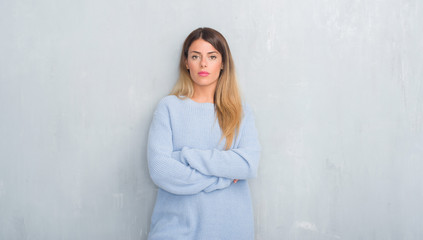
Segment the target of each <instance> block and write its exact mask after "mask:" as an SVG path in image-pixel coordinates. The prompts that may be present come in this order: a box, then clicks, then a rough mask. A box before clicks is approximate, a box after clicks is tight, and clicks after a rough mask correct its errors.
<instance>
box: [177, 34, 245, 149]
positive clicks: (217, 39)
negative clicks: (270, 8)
mask: <svg viewBox="0 0 423 240" xmlns="http://www.w3.org/2000/svg"><path fill="white" fill-rule="evenodd" d="M197 39H203V40H204V41H207V42H208V43H210V44H211V45H212V46H213V47H214V48H215V49H216V50H217V51H219V53H220V54H221V55H222V64H223V69H222V71H221V72H220V75H219V79H218V81H217V85H216V90H215V92H214V96H213V100H214V109H215V112H216V117H217V119H218V121H219V126H220V129H221V130H222V137H221V139H220V141H222V140H223V139H224V138H226V143H225V149H226V150H228V149H229V148H230V147H231V145H232V142H233V140H234V138H236V136H238V134H239V128H240V125H241V119H242V103H241V101H242V100H241V95H240V91H239V88H238V83H237V80H236V75H235V66H234V62H233V60H232V55H231V51H230V50H229V45H228V43H227V42H226V39H225V38H224V37H223V35H222V34H220V33H219V32H218V31H216V30H214V29H211V28H198V29H196V30H194V31H193V32H191V33H190V34H189V35H188V37H187V38H186V39H185V41H184V44H183V46H182V52H181V58H180V61H179V79H178V81H177V82H176V84H175V86H174V87H173V89H172V91H171V92H170V95H176V96H177V97H178V98H180V99H185V98H187V97H189V98H191V97H192V96H193V95H194V85H193V81H192V79H191V77H190V74H189V72H188V70H187V68H186V65H185V63H186V60H187V57H188V49H189V47H190V46H191V44H192V43H193V42H194V41H195V40H197ZM220 141H219V142H220Z"/></svg>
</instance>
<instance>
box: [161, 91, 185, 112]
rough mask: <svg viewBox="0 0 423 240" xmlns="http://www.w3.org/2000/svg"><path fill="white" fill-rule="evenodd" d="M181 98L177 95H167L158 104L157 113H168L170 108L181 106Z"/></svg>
mask: <svg viewBox="0 0 423 240" xmlns="http://www.w3.org/2000/svg"><path fill="white" fill-rule="evenodd" d="M181 101H182V99H181V98H179V97H177V96H176V95H166V96H164V97H162V98H161V99H160V100H159V102H158V103H157V107H156V112H167V111H168V110H169V108H173V107H175V106H177V105H179V104H180V102H181Z"/></svg>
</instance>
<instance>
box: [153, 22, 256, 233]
mask: <svg viewBox="0 0 423 240" xmlns="http://www.w3.org/2000/svg"><path fill="white" fill-rule="evenodd" d="M179 68H180V69H179V70H180V75H179V80H178V82H177V83H176V85H175V86H174V88H173V90H172V92H171V94H170V95H169V96H166V97H164V98H162V99H161V100H160V102H159V103H158V105H157V107H156V110H155V112H154V117H153V120H152V123H151V126H150V130H149V136H148V151H147V156H148V166H149V171H150V176H151V179H152V180H153V182H154V183H155V184H156V185H157V186H158V187H159V189H158V193H157V199H156V204H155V207H154V211H153V215H152V218H151V227H150V233H149V238H148V239H150V240H154V239H196V240H197V239H219V240H221V239H242V240H248V239H254V219H253V209H252V203H251V197H250V190H249V187H248V184H247V181H246V180H247V179H249V178H253V177H255V176H256V174H257V167H258V163H259V159H260V150H261V147H260V143H259V141H258V136H257V131H256V128H255V123H254V116H253V113H252V111H251V109H250V107H249V106H248V105H247V104H245V103H244V102H242V101H241V99H240V94H239V90H238V86H237V82H236V78H235V69H234V63H233V60H232V56H231V52H230V50H229V46H228V44H227V42H226V40H225V38H224V37H223V36H222V35H221V34H220V33H219V32H217V31H216V30H213V29H211V28H199V29H196V30H194V31H193V32H192V33H191V34H190V35H189V36H188V37H187V38H186V39H185V42H184V44H183V48H182V53H181V58H180V64H179Z"/></svg>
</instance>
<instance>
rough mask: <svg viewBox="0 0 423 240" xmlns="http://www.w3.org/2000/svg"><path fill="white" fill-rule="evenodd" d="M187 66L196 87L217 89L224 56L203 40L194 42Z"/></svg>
mask: <svg viewBox="0 0 423 240" xmlns="http://www.w3.org/2000/svg"><path fill="white" fill-rule="evenodd" d="M185 64H186V67H187V69H189V72H190V75H191V79H192V80H193V82H194V85H198V86H212V87H216V84H217V80H218V78H219V74H220V70H221V69H223V65H222V55H221V54H220V53H219V52H218V51H217V50H216V49H215V48H214V47H213V46H212V45H211V44H210V43H209V42H207V41H204V40H203V39H201V38H200V39H197V40H195V41H194V42H192V44H191V46H190V47H189V49H188V57H187V60H186V62H185Z"/></svg>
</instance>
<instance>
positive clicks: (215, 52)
mask: <svg viewBox="0 0 423 240" xmlns="http://www.w3.org/2000/svg"><path fill="white" fill-rule="evenodd" d="M191 53H196V54H201V53H200V52H197V51H191ZM213 53H217V52H216V51H213V52H208V53H207V54H213Z"/></svg>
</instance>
